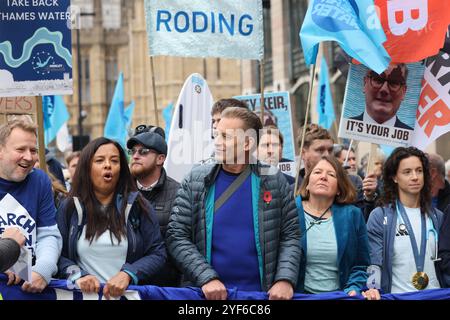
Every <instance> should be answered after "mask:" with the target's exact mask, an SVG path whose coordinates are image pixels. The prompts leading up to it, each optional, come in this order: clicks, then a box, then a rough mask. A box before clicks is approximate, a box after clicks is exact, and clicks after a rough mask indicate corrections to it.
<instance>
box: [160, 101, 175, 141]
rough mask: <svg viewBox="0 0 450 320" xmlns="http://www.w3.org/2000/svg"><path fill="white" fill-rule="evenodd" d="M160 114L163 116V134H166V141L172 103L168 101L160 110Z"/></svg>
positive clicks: (171, 114) (171, 113)
mask: <svg viewBox="0 0 450 320" xmlns="http://www.w3.org/2000/svg"><path fill="white" fill-rule="evenodd" d="M162 116H163V118H164V122H165V124H166V126H165V130H164V132H165V134H166V142H167V140H168V139H169V132H170V124H171V123H172V116H173V103H172V102H171V103H169V104H168V105H167V107H165V108H164V109H163V111H162Z"/></svg>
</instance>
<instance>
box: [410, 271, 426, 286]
mask: <svg viewBox="0 0 450 320" xmlns="http://www.w3.org/2000/svg"><path fill="white" fill-rule="evenodd" d="M428 281H429V279H428V275H427V274H426V273H425V272H416V273H415V274H414V275H413V277H412V284H413V286H414V288H416V289H417V290H423V289H425V288H426V287H427V286H428Z"/></svg>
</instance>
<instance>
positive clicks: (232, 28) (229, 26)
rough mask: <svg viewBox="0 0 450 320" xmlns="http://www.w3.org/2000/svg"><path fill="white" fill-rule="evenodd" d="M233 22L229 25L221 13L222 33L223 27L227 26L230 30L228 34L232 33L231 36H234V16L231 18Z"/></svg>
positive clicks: (220, 24) (221, 31)
mask: <svg viewBox="0 0 450 320" xmlns="http://www.w3.org/2000/svg"><path fill="white" fill-rule="evenodd" d="M230 18H231V19H230V20H231V21H230V24H228V22H227V20H226V18H225V17H224V16H223V14H222V13H219V30H220V33H223V26H224V25H225V27H226V28H227V29H228V32H229V33H230V35H231V36H233V35H234V14H232V15H231V17H230Z"/></svg>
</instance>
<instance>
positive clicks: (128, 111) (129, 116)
mask: <svg viewBox="0 0 450 320" xmlns="http://www.w3.org/2000/svg"><path fill="white" fill-rule="evenodd" d="M134 107H136V104H135V103H134V101H132V102H131V103H130V104H129V105H128V107H126V108H125V126H126V128H127V130H128V128H129V127H130V126H131V122H132V121H133V113H134Z"/></svg>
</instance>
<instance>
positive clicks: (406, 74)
mask: <svg viewBox="0 0 450 320" xmlns="http://www.w3.org/2000/svg"><path fill="white" fill-rule="evenodd" d="M424 71H425V65H424V64H423V63H422V62H415V63H408V64H403V63H399V64H390V65H389V66H388V67H387V68H386V70H384V71H383V72H382V73H381V74H377V73H376V72H375V71H373V70H370V69H368V68H367V67H366V66H364V65H361V64H359V65H357V64H352V65H350V69H349V72H348V77H347V85H346V87H345V97H344V105H343V110H342V114H341V121H340V125H339V134H338V136H339V137H340V138H344V139H355V140H358V141H366V142H370V143H378V144H384V145H389V146H393V147H406V146H408V145H409V144H410V142H411V139H412V137H413V132H414V126H415V123H416V114H417V108H418V105H419V98H420V91H421V88H422V79H423V74H424Z"/></svg>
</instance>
